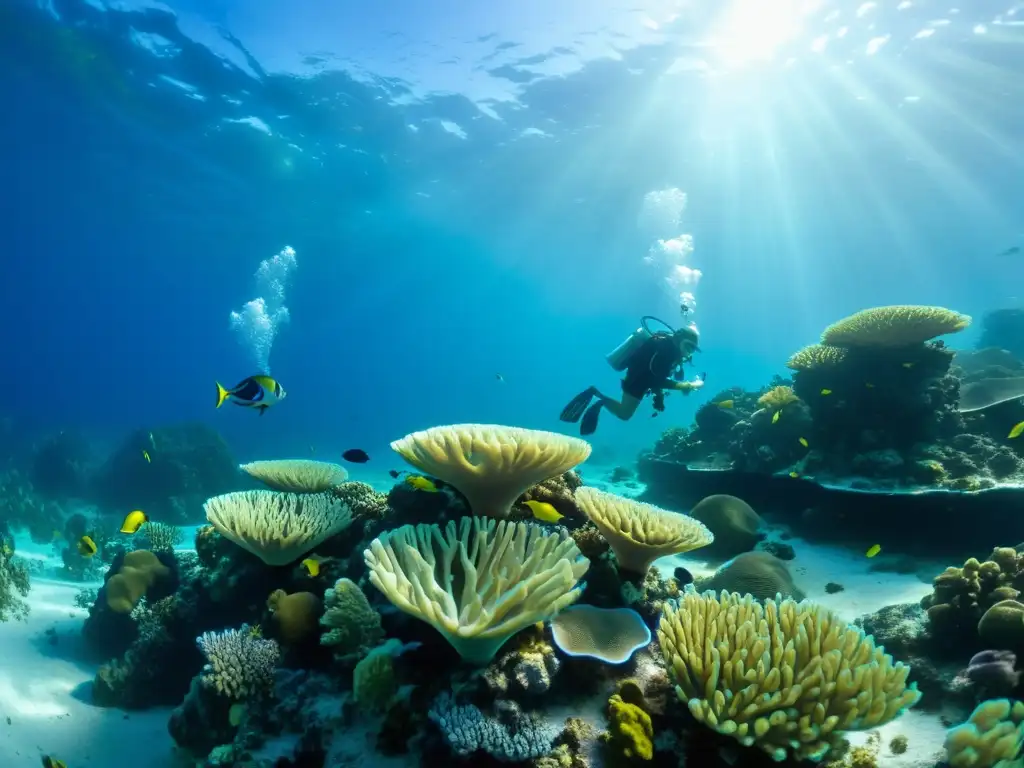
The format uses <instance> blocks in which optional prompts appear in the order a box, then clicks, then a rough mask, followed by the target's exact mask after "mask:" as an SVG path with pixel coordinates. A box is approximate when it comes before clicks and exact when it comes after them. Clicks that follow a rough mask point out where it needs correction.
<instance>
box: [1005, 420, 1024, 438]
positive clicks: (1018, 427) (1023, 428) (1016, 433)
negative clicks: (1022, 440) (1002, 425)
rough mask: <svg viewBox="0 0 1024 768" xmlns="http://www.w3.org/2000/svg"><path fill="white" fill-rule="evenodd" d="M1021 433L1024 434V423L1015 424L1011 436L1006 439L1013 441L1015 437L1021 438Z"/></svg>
mask: <svg viewBox="0 0 1024 768" xmlns="http://www.w3.org/2000/svg"><path fill="white" fill-rule="evenodd" d="M1021 432H1024V421H1022V422H1021V423H1020V424H1014V425H1013V429H1011V430H1010V434H1008V435H1007V436H1006V437H1007V439H1008V440H1012V439H1013V438H1015V437H1020V434H1021Z"/></svg>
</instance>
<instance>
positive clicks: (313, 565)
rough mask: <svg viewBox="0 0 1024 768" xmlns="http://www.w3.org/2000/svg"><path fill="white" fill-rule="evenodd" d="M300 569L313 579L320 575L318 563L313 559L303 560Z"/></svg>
mask: <svg viewBox="0 0 1024 768" xmlns="http://www.w3.org/2000/svg"><path fill="white" fill-rule="evenodd" d="M302 567H303V568H305V569H306V572H307V573H309V575H310V576H311V577H312V578H314V579H315V578H316V577H317V576H319V575H320V561H319V560H317V559H316V558H314V557H307V558H306V559H305V560H303V561H302Z"/></svg>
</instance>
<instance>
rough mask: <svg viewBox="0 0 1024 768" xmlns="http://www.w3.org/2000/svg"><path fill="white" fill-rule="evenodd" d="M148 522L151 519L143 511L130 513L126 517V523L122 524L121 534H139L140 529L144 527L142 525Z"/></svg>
mask: <svg viewBox="0 0 1024 768" xmlns="http://www.w3.org/2000/svg"><path fill="white" fill-rule="evenodd" d="M148 522H149V517H148V516H147V515H146V513H145V512H143V511H142V510H141V509H136V510H135V511H134V512H129V513H128V514H127V515H125V518H124V522H123V523H121V533H127V534H133V533H137V532H138V530H139V528H141V527H142V524H143V523H148Z"/></svg>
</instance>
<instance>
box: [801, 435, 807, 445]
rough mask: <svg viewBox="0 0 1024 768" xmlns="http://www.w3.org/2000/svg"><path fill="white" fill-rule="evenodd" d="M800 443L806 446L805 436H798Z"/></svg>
mask: <svg viewBox="0 0 1024 768" xmlns="http://www.w3.org/2000/svg"><path fill="white" fill-rule="evenodd" d="M800 445H802V446H803V447H804V448H806V447H807V438H806V437H801V438H800Z"/></svg>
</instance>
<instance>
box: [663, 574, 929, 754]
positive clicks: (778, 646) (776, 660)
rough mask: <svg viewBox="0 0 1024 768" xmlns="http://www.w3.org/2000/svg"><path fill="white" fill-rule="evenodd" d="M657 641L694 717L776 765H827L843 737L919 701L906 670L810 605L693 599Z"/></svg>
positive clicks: (666, 621) (686, 599) (673, 613)
mask: <svg viewBox="0 0 1024 768" xmlns="http://www.w3.org/2000/svg"><path fill="white" fill-rule="evenodd" d="M658 639H659V641H660V643H661V648H662V653H663V654H664V656H665V661H666V663H667V664H668V666H669V669H670V671H671V674H672V677H673V679H674V681H675V683H676V686H677V687H676V693H677V695H678V696H679V698H680V699H681V700H682V701H685V702H686V703H687V706H688V707H689V710H690V712H691V714H692V715H693V716H694V717H695V718H696V719H697V720H698V721H700V722H702V723H704V724H705V725H707V726H708V727H709V728H712V729H714V730H715V731H718V732H719V733H722V734H725V735H728V736H732V737H733V738H735V739H736V740H738V741H739V742H740V743H741V744H743V745H745V746H755V745H756V746H757V747H759V748H760V749H762V750H764V751H765V752H767V753H768V754H769V755H771V757H772V758H773V759H774V760H776V761H781V760H784V759H786V757H787V756H788V755H792V756H794V757H796V758H802V759H811V760H820V759H822V758H823V757H825V755H826V754H828V752H829V750H830V749H831V748H832V747H833V745H834V744H835V742H836V740H837V738H838V735H839V733H840V732H841V731H849V730H866V729H870V728H875V727H877V726H880V725H883V724H885V723H887V722H889V721H890V720H893V719H894V718H896V717H897V716H899V715H900V714H901V713H902V712H903V711H904V710H905V709H906V708H907V707H910V706H912V705H913V704H914V703H916V702H917V700H918V699H919V698H920V694H919V693H918V692H917V687H916V685H911V686H909V687H908V686H907V675H908V674H909V672H910V668H909V667H907V666H905V665H904V664H902V663H894V662H893V660H892V657H891V656H889V655H887V654H886V653H885V652H884V651H883V650H882V649H881V648H877V647H876V646H875V643H874V640H873V639H872V638H871V637H869V636H865V635H864V633H863V632H862V631H861V630H859V629H857V628H856V627H853V626H850V625H847V624H846V623H845V622H843V621H842V620H840V619H839V618H838V617H837V616H836V615H835V614H833V613H831V612H830V611H827V610H825V609H824V608H821V607H820V606H815V605H812V604H809V603H806V602H802V603H797V602H794V601H793V600H783V601H781V602H778V603H777V602H776V601H774V600H767V601H765V603H764V605H761V604H760V603H758V602H756V601H755V600H754V599H753V598H752V597H750V596H749V595H747V596H746V597H740V596H739V595H737V594H734V593H733V594H730V593H726V592H723V593H722V594H721V595H720V596H719V597H716V596H715V595H714V594H713V593H706V594H704V595H698V594H697V593H695V592H693V591H687V593H686V594H685V595H684V596H683V598H682V600H681V601H680V603H679V607H678V608H673V607H671V606H666V608H665V612H664V614H663V615H662V618H661V622H660V624H659V626H658Z"/></svg>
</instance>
